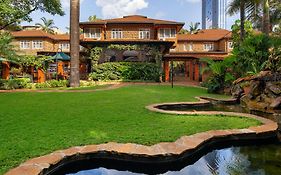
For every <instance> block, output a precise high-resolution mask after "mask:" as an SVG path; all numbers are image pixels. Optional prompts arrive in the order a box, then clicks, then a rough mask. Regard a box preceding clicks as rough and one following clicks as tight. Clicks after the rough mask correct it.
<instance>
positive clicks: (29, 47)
mask: <svg viewBox="0 0 281 175" xmlns="http://www.w3.org/2000/svg"><path fill="white" fill-rule="evenodd" d="M25 44H27V45H28V47H22V46H24V45H25ZM20 49H22V50H24V49H31V41H30V40H21V41H20Z"/></svg>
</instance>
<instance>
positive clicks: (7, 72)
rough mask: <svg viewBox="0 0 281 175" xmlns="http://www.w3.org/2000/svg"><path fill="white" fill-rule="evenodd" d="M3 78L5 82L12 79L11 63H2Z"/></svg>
mask: <svg viewBox="0 0 281 175" xmlns="http://www.w3.org/2000/svg"><path fill="white" fill-rule="evenodd" d="M2 69H3V70H2V78H3V79H4V80H8V79H9V78H10V63H9V62H6V61H5V62H2Z"/></svg>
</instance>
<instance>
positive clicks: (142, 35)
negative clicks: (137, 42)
mask: <svg viewBox="0 0 281 175" xmlns="http://www.w3.org/2000/svg"><path fill="white" fill-rule="evenodd" d="M149 38H150V30H149V29H140V31H139V39H149Z"/></svg>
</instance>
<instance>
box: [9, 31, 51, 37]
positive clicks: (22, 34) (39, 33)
mask: <svg viewBox="0 0 281 175" xmlns="http://www.w3.org/2000/svg"><path fill="white" fill-rule="evenodd" d="M11 34H12V35H13V36H14V37H15V38H50V39H53V37H54V35H52V34H49V33H46V32H44V31H42V30H21V31H16V32H11Z"/></svg>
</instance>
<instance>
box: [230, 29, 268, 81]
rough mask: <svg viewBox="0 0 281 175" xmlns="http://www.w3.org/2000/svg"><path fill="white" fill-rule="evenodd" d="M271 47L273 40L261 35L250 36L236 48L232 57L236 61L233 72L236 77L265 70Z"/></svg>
mask: <svg viewBox="0 0 281 175" xmlns="http://www.w3.org/2000/svg"><path fill="white" fill-rule="evenodd" d="M271 45H272V43H271V39H270V38H269V37H268V36H266V35H264V34H260V35H253V36H248V37H247V38H245V40H244V41H243V42H242V43H241V44H240V46H239V47H234V49H233V51H232V55H231V57H232V59H235V64H234V65H233V67H234V68H233V70H234V71H235V75H236V77H237V78H238V77H241V76H247V75H249V74H250V75H253V74H256V73H258V72H260V71H261V70H263V69H264V68H265V62H266V61H267V60H268V57H269V48H270V47H271Z"/></svg>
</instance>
